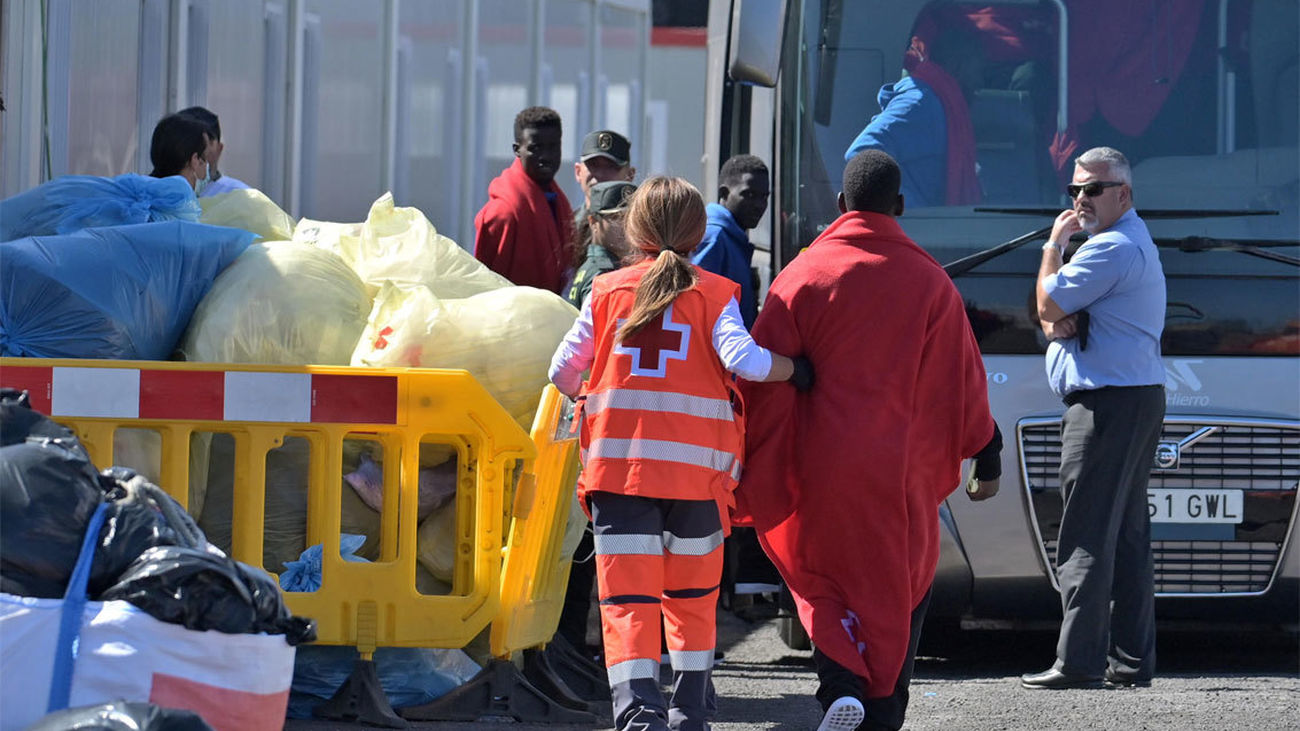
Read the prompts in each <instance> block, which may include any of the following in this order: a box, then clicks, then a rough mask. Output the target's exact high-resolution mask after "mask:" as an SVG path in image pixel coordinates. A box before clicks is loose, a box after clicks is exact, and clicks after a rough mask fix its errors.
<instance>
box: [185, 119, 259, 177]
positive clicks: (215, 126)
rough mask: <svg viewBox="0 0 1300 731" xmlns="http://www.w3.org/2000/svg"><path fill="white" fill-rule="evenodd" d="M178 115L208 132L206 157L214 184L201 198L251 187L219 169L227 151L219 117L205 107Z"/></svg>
mask: <svg viewBox="0 0 1300 731" xmlns="http://www.w3.org/2000/svg"><path fill="white" fill-rule="evenodd" d="M177 114H179V115H181V116H183V117H189V118H191V119H194V120H197V121H198V122H200V123H201V124H202V125H203V127H204V129H206V130H207V135H208V147H207V151H206V153H205V154H204V157H205V159H206V160H207V161H208V165H210V166H211V168H212V182H210V183H209V184H208V185H207V187H206V188H204V190H203V193H202V194H200V195H201V197H206V196H213V195H221V194H222V193H229V192H230V191H232V190H239V189H241V188H247V187H249V186H248V184H247V183H245V182H244V181H242V180H239V179H238V178H232V177H231V176H229V175H223V174H222V172H221V170H220V168H219V165H220V163H221V154H222V153H223V152H225V151H226V143H224V142H222V141H221V120H219V119H217V115H215V114H213V113H212V112H210V111H208V110H207V109H205V108H204V107H189V108H188V109H182V110H180V111H179V112H177Z"/></svg>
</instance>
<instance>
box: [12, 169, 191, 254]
mask: <svg viewBox="0 0 1300 731" xmlns="http://www.w3.org/2000/svg"><path fill="white" fill-rule="evenodd" d="M199 212H200V209H199V199H198V198H196V197H195V196H194V190H193V189H192V188H191V187H190V184H189V181H187V180H185V178H182V177H180V176H179V175H173V176H172V177H169V178H151V177H149V176H147V175H135V174H133V173H128V174H126V175H119V176H117V177H115V178H101V177H98V176H95V175H65V176H63V177H61V178H56V179H55V180H51V181H49V182H48V183H44V184H42V185H38V186H36V187H35V188H32V189H31V190H29V191H27V192H26V193H19V194H18V195H16V196H13V197H12V198H6V199H4V200H2V201H0V241H10V240H13V239H20V238H25V237H27V236H52V235H55V234H68V233H73V232H74V231H80V230H82V229H84V228H92V227H96V226H122V225H126V224H132V223H152V222H157V221H173V220H176V221H190V222H195V223H196V222H198V220H199Z"/></svg>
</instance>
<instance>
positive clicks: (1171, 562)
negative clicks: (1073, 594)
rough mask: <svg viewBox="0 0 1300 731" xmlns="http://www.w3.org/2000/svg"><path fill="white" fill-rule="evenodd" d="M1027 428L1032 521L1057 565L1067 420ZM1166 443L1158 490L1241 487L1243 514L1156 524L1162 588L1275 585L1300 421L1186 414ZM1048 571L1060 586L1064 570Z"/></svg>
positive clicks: (1298, 465)
mask: <svg viewBox="0 0 1300 731" xmlns="http://www.w3.org/2000/svg"><path fill="white" fill-rule="evenodd" d="M1018 431H1019V444H1020V462H1021V476H1022V478H1023V480H1024V484H1025V487H1026V490H1027V495H1028V499H1029V504H1030V506H1031V510H1030V511H1029V513H1030V518H1031V520H1032V521H1033V528H1034V531H1035V534H1036V535H1037V537H1038V539H1039V541H1040V545H1041V546H1042V549H1043V559H1044V561H1045V562H1046V565H1047V566H1048V567H1053V566H1055V565H1056V550H1057V534H1058V532H1059V530H1060V521H1061V509H1062V503H1061V494H1060V480H1059V479H1058V475H1057V470H1058V467H1059V466H1060V452H1061V440H1060V433H1061V422H1060V420H1059V419H1026V420H1023V421H1022V422H1021V423H1020V424H1019V428H1018ZM1160 441H1161V445H1162V447H1163V448H1164V449H1165V453H1164V454H1163V458H1164V460H1165V461H1164V462H1163V464H1162V465H1159V466H1158V465H1157V464H1156V463H1155V461H1154V460H1153V464H1152V470H1151V481H1150V483H1149V485H1148V487H1149V489H1151V490H1185V491H1189V492H1191V491H1201V490H1208V491H1238V490H1239V491H1241V496H1242V498H1241V499H1242V511H1243V512H1242V515H1241V516H1240V519H1239V521H1238V522H1235V523H1231V524H1225V523H1223V522H1218V523H1213V524H1210V523H1204V524H1202V523H1172V522H1161V523H1153V524H1152V549H1153V556H1154V559H1155V584H1156V593H1157V595H1162V596H1189V595H1190V596H1212V595H1242V594H1261V593H1264V592H1266V591H1268V589H1269V587H1270V586H1271V584H1272V582H1273V578H1274V575H1275V574H1276V572H1277V564H1278V560H1279V558H1280V557H1281V556H1282V553H1283V549H1284V546H1285V545H1286V543H1287V541H1288V540H1289V538H1290V535H1291V526H1292V523H1293V522H1294V516H1295V505H1296V490H1297V485H1298V484H1300V423H1297V422H1291V421H1268V420H1243V419H1232V418H1206V419H1194V418H1187V417H1176V418H1171V419H1167V420H1166V421H1165V424H1164V428H1163V430H1162V433H1161V437H1160ZM1171 445H1181V447H1180V448H1179V447H1173V446H1171ZM1170 455H1174V458H1173V459H1170ZM1048 574H1049V576H1051V577H1052V583H1053V584H1054V585H1055V584H1056V577H1055V575H1054V572H1053V571H1050V570H1049V571H1048ZM1058 588H1059V587H1058Z"/></svg>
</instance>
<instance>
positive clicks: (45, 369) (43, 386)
mask: <svg viewBox="0 0 1300 731" xmlns="http://www.w3.org/2000/svg"><path fill="white" fill-rule="evenodd" d="M53 384H54V369H53V368H51V367H49V366H5V367H4V368H0V386H4V387H5V388H16V389H18V390H19V391H26V392H27V397H28V399H30V400H31V403H32V410H33V411H39V412H41V413H42V414H49V413H50V407H51V405H52V392H53Z"/></svg>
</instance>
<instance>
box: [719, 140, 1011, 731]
mask: <svg viewBox="0 0 1300 731" xmlns="http://www.w3.org/2000/svg"><path fill="white" fill-rule="evenodd" d="M900 181H901V173H900V171H899V167H898V164H897V163H896V162H895V161H894V159H893V158H891V157H890V156H889V155H887V154H886V153H884V152H881V151H879V150H867V151H864V152H862V153H859V154H858V155H856V156H854V157H853V159H852V160H850V161H849V164H848V166H847V167H846V168H845V170H844V179H843V186H844V187H843V192H841V193H840V195H839V208H840V211H842V212H843V215H841V216H840V217H839V218H838V219H836V220H835V221H834V222H833V223H831V225H830V226H828V227H827V228H826V230H825V231H823V232H822V234H821V235H820V236H818V237H817V239H816V240H815V241H813V242H812V244H811V245H809V247H808V248H807V249H806V250H805V251H803V252H802V253H800V254H799V255H798V256H796V257H795V258H794V260H793V261H792V262H790V264H789V265H788V266H786V268H785V269H784V270H782V271H781V273H780V274H779V275H777V277H776V280H775V281H773V282H772V287H771V289H770V290H769V292H768V296H767V301H766V302H765V304H764V307H763V311H762V313H761V314H759V316H758V321H757V323H755V325H754V338H755V340H756V341H757V342H758V343H759V344H761V345H763V346H764V347H767V348H771V349H772V350H773V351H775V352H778V353H804V354H805V355H806V356H807V358H808V359H809V360H810V361H811V362H812V365H813V367H814V368H815V369H816V372H817V388H816V390H814V391H812V392H810V393H807V394H796V393H795V392H794V390H793V389H788V388H781V387H774V386H771V385H768V384H764V383H749V382H743V383H742V384H741V394H742V395H743V396H744V403H745V406H746V419H747V423H746V439H745V454H746V457H747V463H746V465H745V472H744V475H743V477H742V478H741V485H740V488H739V489H738V490H737V491H736V497H737V512H736V518H737V520H738V521H741V520H743V521H744V522H745V523H747V524H749V525H752V526H753V527H754V528H755V529H756V530H757V531H758V536H759V540H760V541H761V542H762V545H763V548H764V549H765V550H766V551H767V554H768V556H769V557H771V559H772V561H773V563H775V564H776V566H777V568H778V569H780V571H781V576H782V577H783V578H784V580H785V582H786V585H787V586H788V587H789V589H790V593H791V594H792V595H793V597H794V600H795V604H796V606H797V608H798V611H799V619H800V621H801V622H802V624H803V626H804V628H805V629H806V630H807V631H808V634H809V636H810V637H811V638H812V642H813V645H814V647H815V648H816V649H815V650H814V653H813V660H814V663H815V665H816V668H817V676H818V680H819V687H818V690H817V699H818V701H820V703H821V706H822V709H823V711H824V715H823V718H822V721H821V725H820V726H818V729H819V731H851V730H852V729H856V728H861V729H873V730H875V729H898V728H900V727H901V726H902V725H903V720H904V716H905V712H906V710H907V701H908V685H909V684H910V682H911V674H912V658H913V656H914V655H915V653H916V646H917V643H918V641H919V639H920V630H921V622H922V620H923V618H924V617H925V610H926V607H927V606H928V605H929V600H930V585H931V583H932V582H933V580H934V574H935V568H936V565H937V563H938V558H939V506H940V505H941V504H943V502H944V500H945V499H947V497H948V495H949V494H950V493H952V492H953V490H954V489H955V488H957V486H958V485H959V484H961V482H962V479H961V465H962V461H963V460H965V459H967V458H970V457H975V468H974V475H973V476H972V477H973V480H972V482H971V484H970V486H969V487H968V489H967V494H968V495H969V497H970V498H971V499H972V500H984V499H987V498H990V497H992V496H993V495H995V494H996V493H997V488H998V478H999V477H1000V475H1001V461H1000V452H1001V449H1002V440H1001V435H1000V432H999V430H998V428H997V424H996V423H994V421H993V417H992V415H991V414H990V412H989V403H988V392H987V386H986V385H985V374H984V364H983V361H982V360H981V358H980V352H979V346H978V345H977V343H976V342H975V337H974V335H973V334H972V333H971V329H970V324H969V322H968V321H967V319H966V309H965V306H964V305H963V303H962V298H961V294H960V293H958V291H957V288H956V287H955V286H953V283H952V280H950V279H949V278H948V275H947V274H945V273H944V271H943V268H942V267H941V266H939V264H938V262H936V261H935V260H934V259H933V258H932V257H931V256H930V255H929V254H927V253H926V252H925V251H924V250H923V249H921V247H919V246H917V245H916V243H915V242H913V241H912V240H911V239H909V238H908V237H907V235H906V234H904V233H903V229H902V227H900V226H899V225H898V221H897V220H895V219H896V217H897V216H900V215H902V213H903V196H902V195H901V194H900V193H899V185H900ZM859 724H861V726H859Z"/></svg>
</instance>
